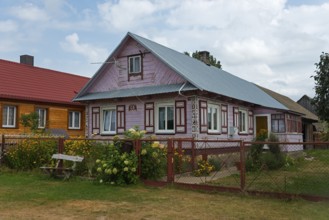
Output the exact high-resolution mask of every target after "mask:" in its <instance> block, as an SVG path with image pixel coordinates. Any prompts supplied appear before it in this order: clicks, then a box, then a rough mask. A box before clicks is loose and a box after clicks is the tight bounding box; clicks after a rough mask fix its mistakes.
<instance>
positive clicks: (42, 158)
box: [4, 139, 57, 170]
mask: <svg viewBox="0 0 329 220" xmlns="http://www.w3.org/2000/svg"><path fill="white" fill-rule="evenodd" d="M56 152H57V141H55V140H37V139H25V140H23V141H21V142H19V143H18V144H17V145H15V146H11V147H8V148H7V149H6V152H5V154H4V160H5V164H6V165H7V166H8V167H9V168H12V169H17V170H31V169H34V168H38V167H40V166H42V165H44V164H47V163H50V161H51V156H52V155H53V154H54V153H56Z"/></svg>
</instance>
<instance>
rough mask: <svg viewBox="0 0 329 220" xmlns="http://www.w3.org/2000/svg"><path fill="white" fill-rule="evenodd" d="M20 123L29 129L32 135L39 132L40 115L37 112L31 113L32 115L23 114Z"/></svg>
mask: <svg viewBox="0 0 329 220" xmlns="http://www.w3.org/2000/svg"><path fill="white" fill-rule="evenodd" d="M20 122H21V124H22V125H23V127H24V130H25V128H27V127H29V128H30V130H31V131H32V133H35V132H36V131H37V130H38V123H39V115H38V113H37V112H31V113H30V114H22V115H21V118H20Z"/></svg>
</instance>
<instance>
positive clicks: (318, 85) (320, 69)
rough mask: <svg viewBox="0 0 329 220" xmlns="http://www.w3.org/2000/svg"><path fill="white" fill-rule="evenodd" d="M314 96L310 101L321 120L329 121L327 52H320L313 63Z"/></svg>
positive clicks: (328, 66)
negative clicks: (318, 57)
mask: <svg viewBox="0 0 329 220" xmlns="http://www.w3.org/2000/svg"><path fill="white" fill-rule="evenodd" d="M315 66H316V70H315V73H316V75H314V76H312V77H313V78H314V81H315V87H314V89H315V96H314V98H313V100H312V103H313V104H314V105H315V107H316V112H317V114H318V116H319V118H320V119H321V120H322V121H325V122H327V124H328V123H329V54H328V53H324V52H322V54H321V55H320V61H319V63H315Z"/></svg>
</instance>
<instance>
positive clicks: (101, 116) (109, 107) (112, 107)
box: [100, 106, 118, 135]
mask: <svg viewBox="0 0 329 220" xmlns="http://www.w3.org/2000/svg"><path fill="white" fill-rule="evenodd" d="M104 111H113V112H114V114H115V125H114V131H111V130H109V131H104ZM113 112H112V113H111V114H113ZM110 120H111V117H110ZM117 120H118V119H117V108H116V106H107V107H102V108H101V112H100V125H101V134H111V135H112V134H116V133H117ZM109 125H111V121H110V122H109ZM110 127H111V126H110Z"/></svg>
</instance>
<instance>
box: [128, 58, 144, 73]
mask: <svg viewBox="0 0 329 220" xmlns="http://www.w3.org/2000/svg"><path fill="white" fill-rule="evenodd" d="M141 64H142V57H141V56H140V55H138V56H131V57H129V74H135V73H141V72H142V65H141Z"/></svg>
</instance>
